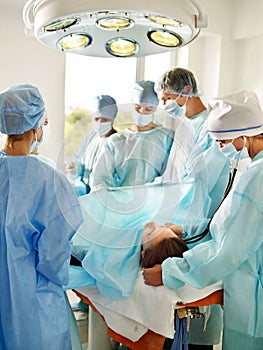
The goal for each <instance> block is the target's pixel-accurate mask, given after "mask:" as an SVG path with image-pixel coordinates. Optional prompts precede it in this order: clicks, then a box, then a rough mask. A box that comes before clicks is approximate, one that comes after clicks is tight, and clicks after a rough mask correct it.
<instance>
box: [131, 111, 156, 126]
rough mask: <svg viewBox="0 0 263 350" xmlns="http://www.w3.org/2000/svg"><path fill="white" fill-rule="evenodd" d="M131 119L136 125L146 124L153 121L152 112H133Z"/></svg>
mask: <svg viewBox="0 0 263 350" xmlns="http://www.w3.org/2000/svg"><path fill="white" fill-rule="evenodd" d="M133 120H134V122H135V123H136V124H137V125H138V126H146V125H148V124H150V123H151V122H152V121H153V114H140V113H138V112H134V114H133Z"/></svg>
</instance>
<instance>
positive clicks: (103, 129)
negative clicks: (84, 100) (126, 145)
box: [97, 122, 112, 136]
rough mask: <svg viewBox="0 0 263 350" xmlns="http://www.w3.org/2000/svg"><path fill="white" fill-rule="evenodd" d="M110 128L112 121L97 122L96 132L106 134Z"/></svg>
mask: <svg viewBox="0 0 263 350" xmlns="http://www.w3.org/2000/svg"><path fill="white" fill-rule="evenodd" d="M111 129H112V122H105V123H98V126H97V133H98V134H99V135H101V136H104V135H106V134H108V132H109V131H111Z"/></svg>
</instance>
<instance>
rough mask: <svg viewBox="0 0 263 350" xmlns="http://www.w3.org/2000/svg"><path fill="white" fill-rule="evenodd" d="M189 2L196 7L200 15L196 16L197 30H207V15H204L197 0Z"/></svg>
mask: <svg viewBox="0 0 263 350" xmlns="http://www.w3.org/2000/svg"><path fill="white" fill-rule="evenodd" d="M189 2H191V3H192V5H194V6H195V7H196V9H197V11H198V15H195V27H196V28H206V27H207V15H206V14H204V13H203V11H202V9H201V7H200V5H199V4H198V3H197V1H196V0H189Z"/></svg>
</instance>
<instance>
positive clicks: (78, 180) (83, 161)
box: [67, 95, 118, 195]
mask: <svg viewBox="0 0 263 350" xmlns="http://www.w3.org/2000/svg"><path fill="white" fill-rule="evenodd" d="M91 109H92V118H93V124H94V129H95V132H91V133H89V134H88V135H87V136H86V137H85V139H84V141H83V142H82V144H81V145H80V147H79V149H78V150H77V152H76V153H75V155H74V161H73V162H71V163H70V164H69V165H68V167H67V171H68V173H70V174H71V176H70V180H73V181H71V182H72V183H73V187H74V189H75V191H76V193H77V194H78V195H84V194H87V193H89V192H90V174H91V172H92V171H93V169H94V166H95V163H96V161H97V159H98V157H99V155H100V152H101V150H102V149H103V146H104V144H105V142H106V140H107V138H108V137H109V136H111V135H113V134H115V133H116V132H117V131H116V130H115V129H114V126H113V122H114V120H115V118H116V116H117V113H118V107H117V104H116V101H115V99H114V98H113V97H111V96H109V95H98V96H96V97H94V99H93V101H92V106H91ZM74 184H75V185H74Z"/></svg>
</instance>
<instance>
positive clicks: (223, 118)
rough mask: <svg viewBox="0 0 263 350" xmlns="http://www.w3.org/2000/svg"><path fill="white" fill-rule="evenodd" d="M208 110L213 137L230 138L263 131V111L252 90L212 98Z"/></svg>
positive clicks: (218, 138)
mask: <svg viewBox="0 0 263 350" xmlns="http://www.w3.org/2000/svg"><path fill="white" fill-rule="evenodd" d="M208 111H209V116H208V131H209V133H210V135H211V137H212V138H213V139H216V140H229V139H234V138H236V137H239V136H255V135H259V134H261V133H263V113H262V110H261V107H260V104H259V100H258V97H257V95H256V94H255V93H254V92H252V91H239V92H234V93H232V94H230V95H227V96H224V97H218V98H215V99H212V100H210V101H209V103H208Z"/></svg>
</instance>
